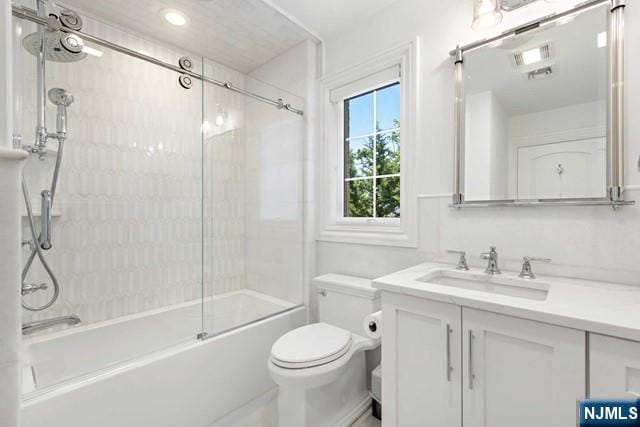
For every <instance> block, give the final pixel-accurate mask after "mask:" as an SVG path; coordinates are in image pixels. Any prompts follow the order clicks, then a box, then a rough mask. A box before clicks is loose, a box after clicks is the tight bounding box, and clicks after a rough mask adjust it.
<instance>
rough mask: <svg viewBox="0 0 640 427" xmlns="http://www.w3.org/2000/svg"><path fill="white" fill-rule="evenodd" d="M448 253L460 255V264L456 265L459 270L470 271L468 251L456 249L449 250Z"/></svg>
mask: <svg viewBox="0 0 640 427" xmlns="http://www.w3.org/2000/svg"><path fill="white" fill-rule="evenodd" d="M447 253H448V254H456V255H459V256H460V258H458V265H457V267H456V269H457V270H463V271H468V270H469V265H468V264H467V253H466V252H465V251H454V250H451V249H449V250H447Z"/></svg>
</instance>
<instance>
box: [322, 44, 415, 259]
mask: <svg viewBox="0 0 640 427" xmlns="http://www.w3.org/2000/svg"><path fill="white" fill-rule="evenodd" d="M417 47H418V40H415V41H412V42H408V43H403V44H401V45H398V46H396V47H393V48H390V49H389V50H386V51H381V52H379V53H378V54H377V55H376V56H374V57H371V58H370V59H368V60H365V61H363V62H361V63H359V64H356V65H353V66H351V67H348V68H345V69H343V70H341V71H338V72H335V73H333V74H328V75H326V76H324V77H323V78H322V79H321V95H320V97H321V108H322V114H321V118H322V134H321V136H322V139H321V141H320V142H321V143H320V144H319V156H320V158H319V160H320V162H319V167H320V170H319V182H318V190H319V192H320V193H319V200H318V202H319V215H318V216H317V221H318V223H317V230H318V236H317V238H318V240H321V241H331V242H346V243H360V244H374V245H386V246H390V245H391V246H404V247H416V245H417V216H416V213H417V200H418V199H417V194H416V178H415V175H414V173H415V172H414V171H415V168H414V163H415V161H414V159H415V153H416V143H417V141H416V135H417V127H416V117H418V115H419V111H418V103H417V94H418V93H419V88H418V81H417V76H418V70H417V63H418V62H417V53H418V48H417Z"/></svg>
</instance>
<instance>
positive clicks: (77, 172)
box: [15, 18, 203, 392]
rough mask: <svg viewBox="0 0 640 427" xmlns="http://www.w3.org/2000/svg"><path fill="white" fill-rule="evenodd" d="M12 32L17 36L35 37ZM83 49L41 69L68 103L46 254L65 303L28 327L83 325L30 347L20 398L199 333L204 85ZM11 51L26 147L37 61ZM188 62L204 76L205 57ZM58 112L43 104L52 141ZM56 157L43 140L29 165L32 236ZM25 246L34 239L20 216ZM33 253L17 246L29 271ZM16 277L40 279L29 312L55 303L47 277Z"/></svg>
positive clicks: (147, 48)
mask: <svg viewBox="0 0 640 427" xmlns="http://www.w3.org/2000/svg"><path fill="white" fill-rule="evenodd" d="M20 25H21V27H22V28H21V29H22V31H21V34H20V35H19V36H20V37H24V36H25V35H28V34H30V33H33V32H35V31H36V30H37V28H36V26H35V25H34V24H30V23H26V22H21V23H20ZM84 30H85V31H87V32H88V33H90V34H95V35H97V36H99V37H103V38H105V39H108V40H112V41H115V42H117V43H119V44H121V45H124V46H126V47H128V48H130V49H134V50H136V51H139V52H144V53H145V54H147V55H150V56H153V57H156V58H159V59H161V60H162V61H166V62H167V63H170V64H178V59H179V58H180V57H181V56H182V54H180V53H179V52H174V51H172V50H170V49H167V48H164V47H162V46H159V45H157V44H154V43H151V42H147V41H144V40H142V39H139V38H136V37H134V36H132V35H130V34H128V33H126V32H124V31H120V30H118V29H115V28H113V27H109V26H107V25H105V24H102V23H99V22H97V21H94V20H92V19H89V18H86V19H85V27H84ZM16 34H17V32H16ZM87 45H88V47H89V48H91V49H88V50H86V52H88V55H86V56H85V55H83V56H85V57H84V58H83V59H81V60H79V61H76V62H69V63H64V62H54V61H47V63H46V71H45V75H46V86H47V89H51V88H63V89H65V90H67V91H69V92H70V93H71V94H72V95H73V98H74V102H73V103H72V104H71V105H69V106H68V123H67V126H68V135H67V141H66V144H65V146H64V153H63V156H62V163H61V167H60V178H59V183H58V190H57V194H56V196H55V201H54V205H53V223H52V231H53V233H52V245H53V246H52V248H51V249H50V250H48V251H44V256H45V257H46V259H47V261H48V263H49V264H50V266H51V269H52V271H53V272H54V274H55V276H56V277H57V280H58V282H59V284H60V295H59V297H58V299H57V301H55V303H54V304H53V305H52V306H51V307H50V308H48V309H46V310H43V311H39V312H32V311H28V310H24V311H23V319H24V321H25V322H30V321H36V320H42V319H50V318H54V317H56V316H65V315H77V316H78V317H79V318H80V319H81V321H82V323H80V324H79V325H76V326H73V327H63V326H59V327H57V328H53V329H46V330H42V331H41V332H39V333H36V334H34V335H31V336H29V337H26V338H25V348H26V349H27V356H26V358H25V360H27V361H28V362H27V364H26V365H25V384H26V385H25V392H31V391H34V390H37V389H42V388H46V387H47V386H50V385H52V384H55V383H59V382H62V381H65V380H68V379H70V378H73V377H77V376H81V375H86V374H88V373H90V372H93V371H97V370H102V369H105V368H108V367H110V366H114V365H117V364H119V363H121V362H123V361H127V360H131V359H134V358H136V357H139V356H141V355H146V354H149V353H152V352H156V351H159V350H163V349H166V348H168V347H171V346H174V345H176V344H179V343H183V342H185V341H194V340H195V339H196V337H197V336H198V334H199V333H200V332H201V331H202V295H203V294H202V283H203V281H202V261H203V257H202V235H203V227H202V219H203V218H202V212H203V203H202V182H203V175H202V172H203V171H202V159H203V157H202V133H201V130H202V99H203V98H202V96H203V94H202V84H201V82H200V81H194V83H193V87H192V88H191V89H189V90H187V89H184V88H183V87H182V86H181V85H180V84H179V82H178V77H179V75H178V74H177V73H176V72H174V71H171V70H167V69H165V68H162V67H159V66H157V65H154V64H151V63H149V62H145V61H142V60H140V59H137V58H134V57H131V56H128V55H126V54H123V53H120V52H118V51H114V50H109V49H107V48H104V47H101V46H97V45H92V44H90V43H88V44H87ZM17 46H20V44H17ZM15 55H16V57H17V59H18V60H19V61H18V63H19V64H21V65H20V67H21V76H22V82H21V83H22V84H21V86H22V91H20V93H17V94H16V95H17V100H18V101H19V99H22V109H21V111H22V114H21V117H19V118H18V120H17V123H18V125H17V128H19V129H20V130H21V133H22V144H23V146H26V145H33V144H34V140H35V139H34V138H35V131H34V130H35V127H36V110H37V105H36V99H37V96H36V60H35V57H34V56H32V55H31V54H29V53H28V52H27V51H26V50H25V49H22V48H18V49H16V51H15ZM193 59H194V62H196V63H197V65H196V71H197V72H201V69H202V65H201V61H200V59H198V58H193ZM56 114H57V112H56V108H55V106H54V105H53V104H52V103H51V102H49V101H47V116H48V118H47V127H48V130H49V132H55V130H56ZM57 154H58V150H57V143H56V141H55V140H54V139H50V140H49V142H48V144H47V150H46V152H43V153H42V155H40V156H39V155H35V154H34V155H31V156H30V158H29V161H28V164H27V165H26V170H25V177H26V182H27V185H28V187H29V190H30V194H31V197H32V204H33V206H34V208H35V211H36V212H35V223H36V226H37V227H38V228H39V224H40V218H39V212H38V210H39V206H40V200H39V198H40V193H41V191H42V190H44V189H49V188H50V185H51V177H52V174H53V167H54V164H55V161H56V156H57ZM23 237H24V239H25V240H30V232H29V228H28V221H27V219H26V217H25V219H24V220H23ZM31 244H33V243H31ZM29 254H30V248H29V244H25V248H24V251H23V265H24V263H26V262H27V260H28V258H29ZM24 282H25V284H35V285H37V284H41V283H45V284H48V289H46V290H38V291H35V292H32V293H29V294H27V295H25V296H24V301H25V302H26V303H28V304H29V305H32V306H34V305H41V304H43V303H45V302H46V301H48V300H49V299H50V298H51V296H52V291H53V289H52V286H51V279H50V277H49V276H48V275H47V274H46V272H45V271H44V269H43V268H42V264H41V263H40V262H39V261H38V259H36V260H35V261H34V262H33V265H32V267H31V268H30V269H29V271H28V272H27V274H26V277H25V280H24ZM18 285H19V284H16V286H18Z"/></svg>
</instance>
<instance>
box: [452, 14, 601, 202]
mask: <svg viewBox="0 0 640 427" xmlns="http://www.w3.org/2000/svg"><path fill="white" fill-rule="evenodd" d="M607 20H608V10H607V8H606V7H598V8H595V9H592V10H588V11H586V12H583V13H580V14H578V15H573V16H569V17H565V18H562V19H561V20H559V21H556V22H554V23H552V24H548V25H544V26H542V27H541V28H539V29H537V30H535V31H528V32H526V33H521V34H519V35H516V36H513V37H509V38H505V39H502V40H500V41H498V42H496V43H493V44H491V45H487V46H484V47H481V48H478V49H476V50H472V51H469V52H465V54H464V76H465V77H464V79H465V82H464V85H465V135H464V141H465V142H464V165H465V169H464V171H465V173H464V198H465V200H467V201H487V200H531V199H534V200H537V199H572V198H604V197H606V189H607V179H606V164H607V143H606V129H607V128H606V124H607V117H606V102H607V91H608V87H607V48H606V45H607Z"/></svg>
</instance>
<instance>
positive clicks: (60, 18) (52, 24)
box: [22, 0, 87, 62]
mask: <svg viewBox="0 0 640 427" xmlns="http://www.w3.org/2000/svg"><path fill="white" fill-rule="evenodd" d="M37 1H38V16H40V17H46V18H47V19H48V20H49V25H48V28H40V29H38V31H37V32H35V33H33V34H29V35H27V36H25V37H24V38H23V39H22V46H23V47H24V48H25V49H26V50H27V52H29V53H30V54H32V55H34V56H39V55H40V53H41V51H42V46H43V44H44V54H45V55H44V56H45V60H47V61H53V62H75V61H80V60H82V59H84V58H85V57H86V56H87V54H86V53H84V52H83V48H84V43H83V42H82V39H81V38H80V37H78V36H77V35H75V34H67V33H65V32H63V31H60V28H62V27H65V28H69V29H71V30H74V31H80V30H81V29H82V24H83V22H82V18H81V17H80V15H78V14H77V13H75V12H74V11H72V10H68V9H62V8H60V7H59V6H57V5H56V4H55V3H54V2H53V1H46V0H37Z"/></svg>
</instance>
